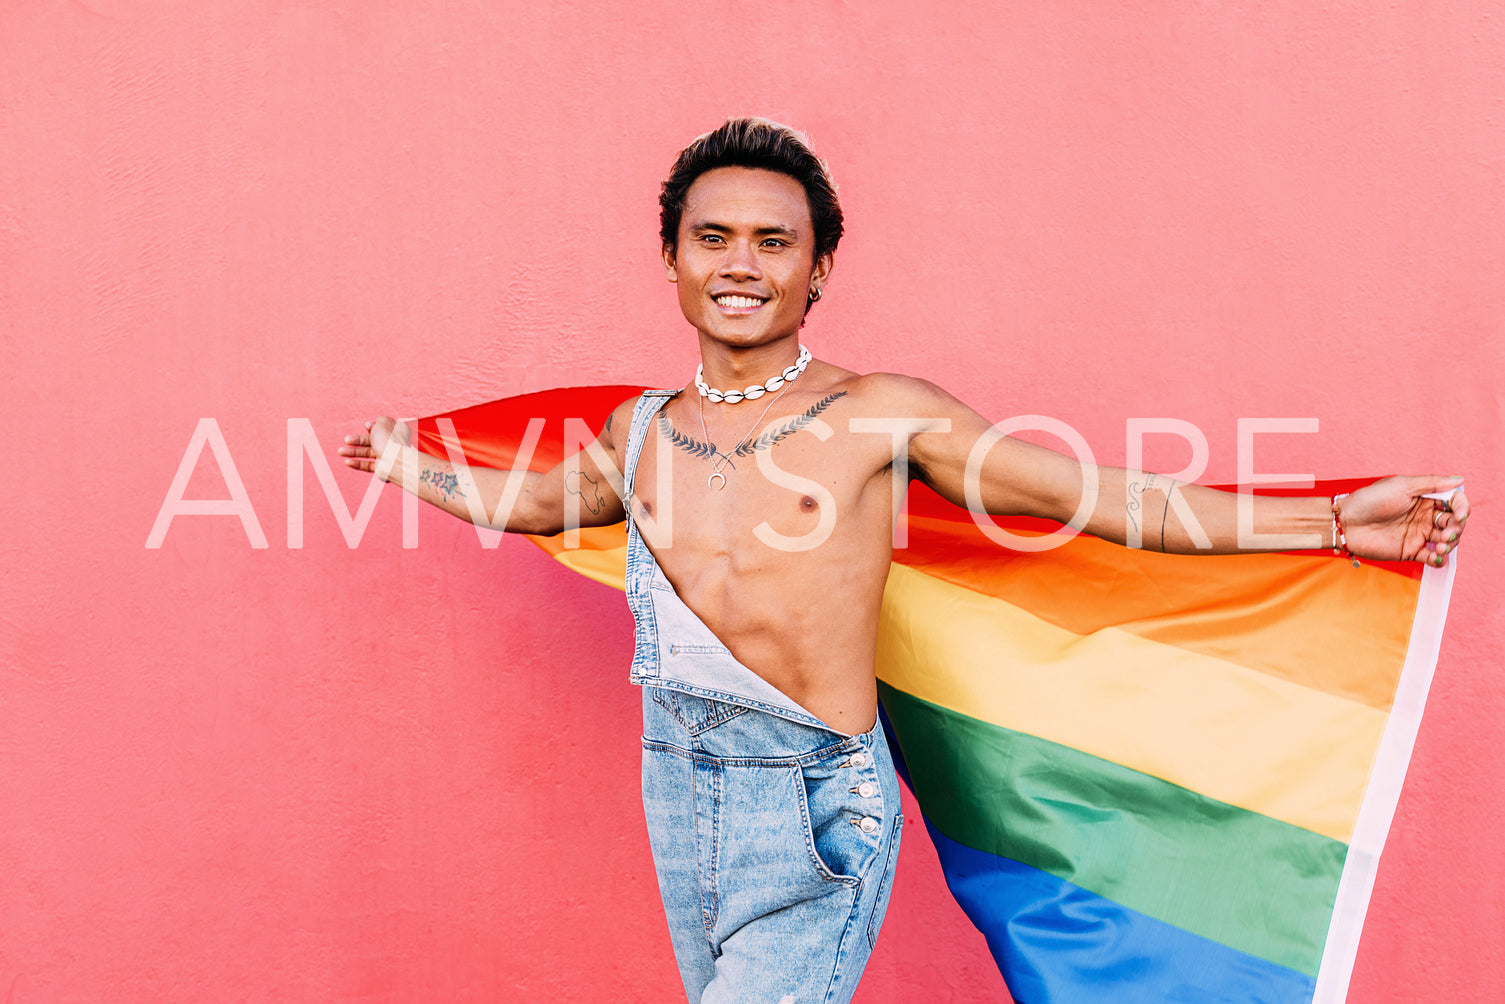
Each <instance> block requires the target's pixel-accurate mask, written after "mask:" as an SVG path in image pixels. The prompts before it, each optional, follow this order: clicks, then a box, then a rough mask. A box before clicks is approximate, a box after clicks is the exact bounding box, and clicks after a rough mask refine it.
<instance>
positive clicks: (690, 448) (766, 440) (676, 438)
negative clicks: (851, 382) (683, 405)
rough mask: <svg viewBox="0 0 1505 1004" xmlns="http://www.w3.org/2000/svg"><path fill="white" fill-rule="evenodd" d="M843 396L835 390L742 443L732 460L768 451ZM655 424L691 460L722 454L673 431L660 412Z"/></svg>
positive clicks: (841, 391) (696, 440) (711, 447)
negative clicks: (755, 437)
mask: <svg viewBox="0 0 1505 1004" xmlns="http://www.w3.org/2000/svg"><path fill="white" fill-rule="evenodd" d="M846 396H847V392H846V391H844V390H839V391H837V392H836V393H834V394H827V395H826V396H825V397H823V398H821V399H820V400H819V401H816V402H815V403H814V404H812V405H811V406H810V407H808V408H806V409H805V410H804V411H803V412H801V413H800V414H798V415H796V416H794V417H793V418H791V419H789V421H787V422H785V423H784V424H783V425H781V426H779V427H778V428H777V429H769V430H768V431H767V432H765V433H763V435H761V436H759V437H758V438H757V439H753V440H748V441H746V442H743V443H742V444H741V445H739V446H738V447H737V448H736V449H735V450H733V451H732V454H731V455H732V456H734V457H750V456H752V455H753V453H754V452H755V451H757V450H767V449H771V448H772V447H773V446H774V444H776V443H780V442H782V441H784V440H785V439H788V438H789V437H790V436H792V435H794V434H795V433H796V432H799V431H800V430H801V429H803V428H804V427H805V426H807V425H809V424H810V423H811V422H813V421H815V417H816V416H817V415H819V414H820V413H821V412H823V411H825V410H826V409H827V408H829V407H831V405H832V404H834V403H835V402H836V400H837V399H838V398H843V397H846ZM657 424H658V432H659V435H661V436H663V437H664V438H665V439H667V440H668V441H669V442H671V443H673V444H674V445H675V446H676V447H678V448H679V449H681V450H684V451H685V452H686V453H688V454H689V455H690V456H692V457H699V458H701V459H709V458H711V457H716V456H722V455H723V454H722V452H721V451H720V450H718V449H717V448H716V444H715V443H707V442H704V441H702V440H699V439H696V438H695V437H694V436H687V435H685V434H684V433H682V432H680V431H679V430H678V429H676V428H674V426H673V425H671V424H670V422H669V416H667V415H665V414H664V413H663V412H659V414H658V423H657Z"/></svg>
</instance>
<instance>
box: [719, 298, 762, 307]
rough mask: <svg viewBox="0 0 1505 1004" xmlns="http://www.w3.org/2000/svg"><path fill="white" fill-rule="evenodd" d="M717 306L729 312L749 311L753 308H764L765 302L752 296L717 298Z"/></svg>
mask: <svg viewBox="0 0 1505 1004" xmlns="http://www.w3.org/2000/svg"><path fill="white" fill-rule="evenodd" d="M716 305H717V306H720V307H725V308H726V309H727V310H747V309H749V308H752V307H760V306H762V305H763V301H762V300H758V299H754V298H753V297H751V296H718V297H716Z"/></svg>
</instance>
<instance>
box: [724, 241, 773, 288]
mask: <svg viewBox="0 0 1505 1004" xmlns="http://www.w3.org/2000/svg"><path fill="white" fill-rule="evenodd" d="M721 274H722V275H724V276H726V277H727V278H729V279H758V278H761V277H762V274H763V273H762V269H760V268H759V267H758V256H757V254H756V253H755V252H754V250H753V245H752V242H751V241H732V242H731V243H730V244H728V245H727V249H726V257H725V258H724V259H723V260H722V262H721Z"/></svg>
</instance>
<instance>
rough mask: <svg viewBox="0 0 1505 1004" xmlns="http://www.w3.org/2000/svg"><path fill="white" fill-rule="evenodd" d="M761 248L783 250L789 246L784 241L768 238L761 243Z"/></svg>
mask: <svg viewBox="0 0 1505 1004" xmlns="http://www.w3.org/2000/svg"><path fill="white" fill-rule="evenodd" d="M763 246H764V247H766V248H783V247H788V246H789V244H788V243H787V242H786V241H781V240H779V239H778V238H777V237H770V238H768V239H767V240H766V241H764V242H763Z"/></svg>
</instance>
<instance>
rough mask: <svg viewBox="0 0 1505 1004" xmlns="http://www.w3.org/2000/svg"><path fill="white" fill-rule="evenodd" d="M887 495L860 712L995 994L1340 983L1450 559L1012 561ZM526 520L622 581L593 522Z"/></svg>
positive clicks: (426, 435) (493, 409) (475, 431)
mask: <svg viewBox="0 0 1505 1004" xmlns="http://www.w3.org/2000/svg"><path fill="white" fill-rule="evenodd" d="M640 390H641V388H637V387H627V386H617V387H591V388H574V389H570V390H561V391H546V392H543V393H540V394H529V395H524V396H521V397H514V398H507V399H504V400H501V401H495V402H491V403H489V404H485V405H479V406H477V407H473V408H466V409H462V410H460V411H455V412H450V413H448V414H446V415H439V416H433V417H432V418H428V419H423V420H420V422H419V423H418V445H419V446H420V448H421V449H424V450H426V451H427V452H429V453H432V454H435V455H437V456H445V455H446V454H447V447H446V445H445V439H446V438H448V440H449V443H450V444H451V447H455V446H457V447H458V451H460V452H463V453H464V456H465V458H466V459H467V461H468V462H470V463H475V464H483V465H486V466H493V467H502V468H510V467H514V466H527V467H529V468H531V469H534V470H547V469H549V468H550V467H552V466H553V465H554V464H556V463H558V462H559V461H560V460H561V459H562V458H563V456H564V455H565V452H566V450H567V449H569V450H573V449H575V448H576V447H577V445H578V444H577V443H574V442H569V441H567V439H568V437H567V436H566V434H565V432H566V430H565V421H564V420H565V419H566V418H576V419H580V420H583V422H584V423H585V426H588V427H589V428H593V429H594V428H599V427H600V424H601V422H602V421H604V419H605V417H606V415H607V414H608V413H609V412H610V411H611V409H612V408H613V407H615V406H616V405H617V404H620V403H621V402H622V401H624V400H626V399H627V398H629V397H631V396H633V395H634V394H636V393H638V392H639V391H640ZM539 418H543V419H544V420H545V421H544V423H543V425H542V428H541V429H540V428H539V426H538V423H537V422H536V420H537V419H539ZM530 421H534V430H535V432H534V434H530V433H529V423H530ZM581 428H582V426H581V425H580V424H579V423H575V424H574V425H573V429H574V432H575V434H576V435H578V434H579V432H580V430H581ZM529 440H531V442H525V441H529ZM1357 483H1360V482H1342V483H1339V482H1330V483H1324V484H1322V485H1319V486H1318V488H1317V489H1315V490H1314V493H1321V492H1329V493H1330V492H1333V491H1341V490H1345V489H1346V488H1347V487H1350V486H1352V485H1353V484H1357ZM907 506H908V515H907V520H908V546H907V547H905V548H903V549H901V550H896V551H895V554H894V564H893V567H892V570H891V572H890V574H889V580H888V587H887V592H886V594H885V597H884V606H883V616H882V622H881V625H880V628H879V630H880V638H879V646H878V666H877V671H878V689H879V695H880V697H881V699H882V705H883V718H884V722H885V725H886V727H887V728H888V730H889V733H890V737H891V738H892V739H893V740H894V741H895V742H894V748H895V752H896V754H897V755H898V757H899V759H900V761H901V773H902V774H903V775H904V777H905V780H906V781H907V782H908V784H909V786H910V788H911V790H912V791H913V792H914V794H915V796H916V799H917V800H918V802H919V804H920V808H921V811H922V813H923V815H924V818H925V823H926V826H927V828H928V829H929V832H930V834H931V837H932V839H933V840H934V842H935V845H936V848H937V850H938V852H939V855H940V859H941V864H942V866H943V868H944V870H945V874H946V878H947V882H948V883H949V885H950V887H951V891H952V893H953V894H954V895H955V896H956V898H957V900H958V902H959V903H960V904H961V906H962V907H963V909H964V910H966V912H967V914H968V916H969V917H971V919H972V921H973V923H975V924H976V925H977V927H978V928H979V929H980V930H981V931H982V932H983V934H984V935H985V936H986V938H987V940H988V944H989V946H990V948H991V950H992V952H993V955H994V958H995V959H996V960H997V962H998V965H999V967H1000V969H1001V970H1002V972H1003V976H1004V979H1005V981H1006V982H1007V984H1008V986H1009V989H1010V991H1011V992H1012V994H1013V995H1014V997H1015V999H1016V1000H1018V1001H1019V1002H1020V1004H1103V1002H1112V1004H1137V1002H1143V1004H1164V1002H1169V1001H1184V1002H1195V1004H1208V1002H1230V1004H1232V1002H1238V1004H1253V1002H1261V1004H1295V1002H1313V1001H1315V1002H1320V1004H1330V1002H1340V1001H1343V1000H1345V999H1346V996H1347V989H1348V980H1349V975H1350V972H1351V970H1352V967H1353V961H1354V956H1355V953H1356V952H1357V949H1358V943H1359V934H1360V930H1361V928H1362V925H1363V921H1364V915H1365V912H1366V910H1367V908H1368V903H1369V896H1370V891H1371V889H1372V887H1373V882H1374V875H1375V868H1376V866H1377V864H1378V858H1379V854H1380V851H1381V849H1382V848H1383V846H1384V842H1385V837H1386V833H1387V832H1388V830H1389V826H1390V820H1391V817H1392V815H1393V813H1394V810H1395V804H1396V800H1397V798H1398V797H1399V794H1400V788H1401V782H1402V780H1403V778H1404V776H1405V771H1406V766H1407V764H1408V762H1409V760H1410V755H1411V747H1412V743H1413V741H1414V739H1415V735H1416V729H1417V726H1418V724H1419V722H1420V719H1421V714H1422V709H1423V705H1424V704H1425V700H1426V695H1427V690H1428V687H1429V685H1430V682H1431V676H1432V671H1433V668H1434V667H1435V665H1436V660H1437V651H1438V646H1439V644H1440V642H1441V634H1442V626H1443V621H1444V619H1445V617H1446V613H1447V604H1448V595H1449V591H1450V589H1451V585H1452V574H1453V568H1454V566H1455V565H1456V561H1452V562H1449V565H1448V567H1447V568H1445V569H1432V568H1425V569H1424V568H1423V567H1422V566H1421V565H1419V564H1415V563H1384V562H1368V563H1365V564H1364V565H1363V566H1362V567H1360V568H1353V567H1351V566H1350V565H1349V563H1348V562H1346V561H1342V560H1338V559H1335V558H1333V557H1331V556H1330V555H1325V554H1320V553H1318V554H1314V553H1310V552H1307V553H1301V554H1263V555H1243V556H1220V557H1218V556H1178V555H1163V554H1156V553H1152V552H1145V551H1135V550H1129V549H1126V548H1123V547H1118V546H1116V545H1113V544H1109V543H1107V542H1104V541H1102V540H1099V539H1096V538H1093V537H1089V536H1085V535H1079V536H1076V537H1074V538H1072V539H1071V540H1070V541H1069V542H1068V543H1066V544H1065V545H1064V546H1062V547H1059V548H1056V549H1054V550H1050V551H1044V552H1034V553H1031V552H1023V551H1016V550H1010V549H1006V548H1003V547H1001V546H999V545H998V544H996V543H994V542H993V541H992V540H990V539H989V538H988V537H987V536H986V535H985V534H984V533H983V531H982V530H981V529H979V528H978V526H977V525H976V523H975V522H974V520H973V518H972V516H971V514H969V513H967V512H965V511H964V510H960V509H958V508H956V507H954V506H952V505H950V504H949V503H947V502H945V501H944V500H942V499H940V498H939V497H938V496H936V495H934V493H932V492H930V491H928V490H927V489H925V488H923V486H920V485H914V486H912V487H911V492H910V497H909V500H908V503H907ZM995 522H996V523H997V524H998V525H1000V526H1003V527H1005V528H1007V529H1009V530H1010V531H1012V532H1014V533H1018V534H1026V535H1027V534H1040V533H1045V532H1049V531H1050V530H1053V529H1055V528H1056V525H1055V524H1052V523H1047V522H1044V521H1038V520H1028V519H1007V520H1003V519H1000V520H996V521H995ZM534 540H535V542H536V543H537V544H538V545H539V546H540V547H542V548H544V549H545V550H546V551H548V552H549V553H550V554H552V555H553V556H554V557H555V558H557V559H558V560H559V561H560V562H561V563H562V564H564V565H566V566H568V567H570V568H572V569H574V570H575V571H577V572H579V573H581V574H583V575H586V576H588V577H590V578H592V579H595V580H597V581H600V582H604V583H606V584H608V585H613V586H615V587H616V588H618V589H620V588H622V581H623V574H624V568H625V560H626V535H625V533H624V531H623V528H622V526H621V525H620V524H619V525H618V526H614V527H606V528H595V529H592V528H586V529H584V530H582V531H581V533H580V539H579V541H578V546H571V547H565V545H564V541H563V539H562V538H534Z"/></svg>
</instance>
